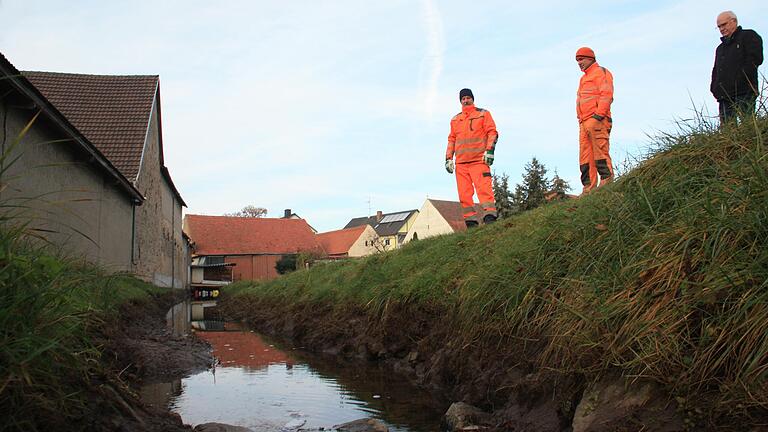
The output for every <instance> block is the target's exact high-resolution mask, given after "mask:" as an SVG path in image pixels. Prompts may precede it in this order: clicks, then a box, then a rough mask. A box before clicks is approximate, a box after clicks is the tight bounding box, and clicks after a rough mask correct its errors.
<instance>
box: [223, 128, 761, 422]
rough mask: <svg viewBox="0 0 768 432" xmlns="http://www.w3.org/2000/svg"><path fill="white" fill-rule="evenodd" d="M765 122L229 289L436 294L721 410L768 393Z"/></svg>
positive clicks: (450, 307)
mask: <svg viewBox="0 0 768 432" xmlns="http://www.w3.org/2000/svg"><path fill="white" fill-rule="evenodd" d="M766 135H768V120H766V118H765V117H758V118H756V119H754V121H752V122H748V123H745V124H742V125H741V126H738V127H736V126H728V127H724V128H723V129H721V130H720V129H715V128H712V127H710V126H709V125H708V124H707V123H705V122H700V123H698V124H693V125H692V126H689V125H686V124H681V127H680V130H679V131H677V132H676V133H673V134H662V135H661V136H659V137H657V138H656V139H655V140H654V143H653V148H652V149H651V151H650V152H649V154H648V156H647V158H646V159H645V160H643V161H642V162H640V163H639V164H637V166H636V167H634V169H632V170H630V171H629V172H627V173H626V174H625V175H623V176H622V177H621V178H620V179H618V181H617V182H615V183H614V184H612V185H609V186H606V187H605V188H602V189H599V190H598V191H597V192H595V193H593V194H591V195H589V196H587V197H584V198H581V199H579V200H577V201H567V202H561V203H556V204H551V205H548V206H545V207H544V208H541V209H538V210H535V211H531V212H528V213H525V214H522V215H520V216H517V217H513V218H509V219H505V220H503V221H500V222H499V223H497V224H495V225H493V226H490V227H487V228H482V229H479V230H476V231H472V232H469V233H460V234H453V235H450V236H444V237H440V238H435V239H426V240H421V241H418V242H413V243H410V244H408V245H406V246H405V247H404V248H402V249H401V250H399V251H396V252H393V253H384V254H379V255H375V256H372V257H368V258H365V259H361V260H356V261H349V262H344V263H332V264H326V265H318V266H316V267H314V268H312V269H310V270H302V271H298V272H295V273H293V274H290V275H287V276H285V277H281V278H279V279H277V280H274V281H271V282H268V283H261V284H255V283H242V282H241V283H237V284H234V285H233V286H231V288H228V290H227V294H226V295H227V297H228V298H230V299H231V302H230V303H231V304H237V303H238V302H241V303H243V304H246V303H247V302H248V300H249V299H267V300H269V301H272V302H279V303H282V304H307V305H323V306H325V307H326V308H330V309H331V310H335V311H338V312H339V313H343V310H344V309H347V308H350V307H353V308H355V309H357V310H363V311H365V313H368V314H370V315H371V316H373V317H381V316H383V315H384V314H385V313H386V311H387V310H388V308H389V307H390V305H394V304H398V305H425V306H428V307H430V308H435V307H436V308H439V309H440V310H443V311H445V313H446V314H448V315H449V316H450V317H451V320H450V322H451V323H453V324H452V325H453V326H454V328H453V329H451V330H452V332H453V333H452V334H454V335H455V337H456V338H457V339H459V340H460V342H461V343H464V344H479V343H484V342H485V343H488V341H498V342H497V343H499V344H502V343H508V344H517V345H519V347H520V352H525V353H527V354H529V355H530V354H531V353H533V355H532V356H531V357H527V358H525V359H524V360H525V361H528V362H532V363H533V364H534V365H535V366H537V367H539V368H546V369H549V370H554V371H557V372H560V373H564V374H566V373H580V374H584V375H585V376H587V377H596V376H599V375H600V374H602V373H604V372H606V371H608V370H611V369H614V370H615V369H616V368H619V369H620V370H622V371H623V373H624V374H626V375H628V376H637V377H646V378H650V379H652V380H655V381H657V382H659V383H662V384H663V385H665V386H666V388H667V389H668V390H669V391H670V392H671V394H674V395H682V396H681V397H683V398H687V397H688V396H692V397H693V395H696V398H698V399H701V400H704V399H706V400H707V401H708V403H710V406H711V407H712V408H713V409H714V410H715V411H717V410H722V411H732V410H734V409H741V408H748V407H760V408H762V409H766V408H768V380H767V379H766V378H768V331H766V329H768V304H767V303H768V282H766V281H767V280H768V278H766V276H768V151H766V147H765V142H764V137H765V136H766ZM227 297H225V298H227Z"/></svg>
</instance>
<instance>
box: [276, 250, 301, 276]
mask: <svg viewBox="0 0 768 432" xmlns="http://www.w3.org/2000/svg"><path fill="white" fill-rule="evenodd" d="M296 264H297V259H296V255H283V256H282V257H281V258H280V259H279V260H277V262H276V263H275V270H277V272H278V273H279V274H286V273H290V272H292V271H295V270H296Z"/></svg>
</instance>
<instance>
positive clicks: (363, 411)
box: [142, 330, 448, 432]
mask: <svg viewBox="0 0 768 432" xmlns="http://www.w3.org/2000/svg"><path fill="white" fill-rule="evenodd" d="M197 335H198V336H199V337H201V338H203V339H205V340H207V341H208V342H210V343H211V345H212V346H213V348H214V353H213V354H214V356H215V357H216V358H217V361H218V365H217V366H216V367H215V368H213V369H211V370H209V371H205V372H201V373H198V374H196V375H192V376H190V377H187V378H184V379H182V380H179V381H176V382H173V383H161V384H155V385H151V386H147V387H145V388H144V390H143V391H142V397H143V398H144V400H145V401H146V402H148V403H152V404H155V405H162V406H167V407H168V408H169V409H170V410H171V411H172V412H175V413H178V414H179V415H181V418H182V420H183V421H184V423H187V424H191V425H197V424H201V423H208V422H220V423H227V424H232V425H237V426H245V427H248V428H251V429H252V430H254V431H256V432H261V431H290V430H298V429H302V430H322V429H321V428H324V429H325V430H328V429H329V428H331V427H333V426H334V425H338V424H342V423H346V422H349V421H352V420H357V419H360V418H364V417H370V418H376V419H379V420H381V421H383V422H384V423H386V424H387V426H388V427H389V430H390V431H402V432H409V431H413V432H417V431H419V432H420V431H437V430H439V426H440V418H441V417H442V415H443V413H445V410H446V409H447V408H448V406H447V404H445V403H443V402H439V401H436V400H434V399H433V398H432V397H431V396H430V395H429V394H428V393H426V392H424V391H422V390H419V389H417V388H414V387H413V386H411V385H410V384H408V383H407V382H406V381H405V380H404V379H402V378H398V377H397V376H395V375H393V374H392V372H391V371H386V370H383V369H381V368H379V367H376V366H375V365H370V364H360V363H346V362H340V361H339V360H338V359H336V358H333V357H326V356H322V355H318V354H313V353H308V352H305V351H303V350H301V349H300V348H296V347H287V346H279V345H278V344H275V343H274V342H271V341H269V340H266V339H264V338H263V337H262V336H260V335H258V334H256V333H254V332H252V331H247V330H245V331H241V330H236V331H221V332H198V333H197Z"/></svg>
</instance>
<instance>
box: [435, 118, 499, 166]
mask: <svg viewBox="0 0 768 432" xmlns="http://www.w3.org/2000/svg"><path fill="white" fill-rule="evenodd" d="M498 140H499V133H498V132H497V131H496V123H495V122H494V121H493V117H492V116H491V113H490V112H489V111H487V110H484V109H482V108H476V107H475V106H474V105H470V106H466V107H463V108H462V110H461V112H460V113H458V114H456V115H455V116H453V118H452V119H451V132H450V133H449V134H448V148H447V149H446V151H445V158H446V159H453V156H454V154H455V155H456V163H469V162H479V161H482V160H483V154H485V151H486V150H494V149H495V148H496V142H497V141H498Z"/></svg>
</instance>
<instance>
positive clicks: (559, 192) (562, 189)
mask: <svg viewBox="0 0 768 432" xmlns="http://www.w3.org/2000/svg"><path fill="white" fill-rule="evenodd" d="M569 190H571V185H569V184H568V182H567V181H565V180H564V179H563V178H562V177H560V176H559V175H558V174H557V171H555V176H554V177H552V189H551V190H550V192H554V193H555V196H556V197H558V198H563V197H565V194H567V193H568V191H569Z"/></svg>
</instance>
